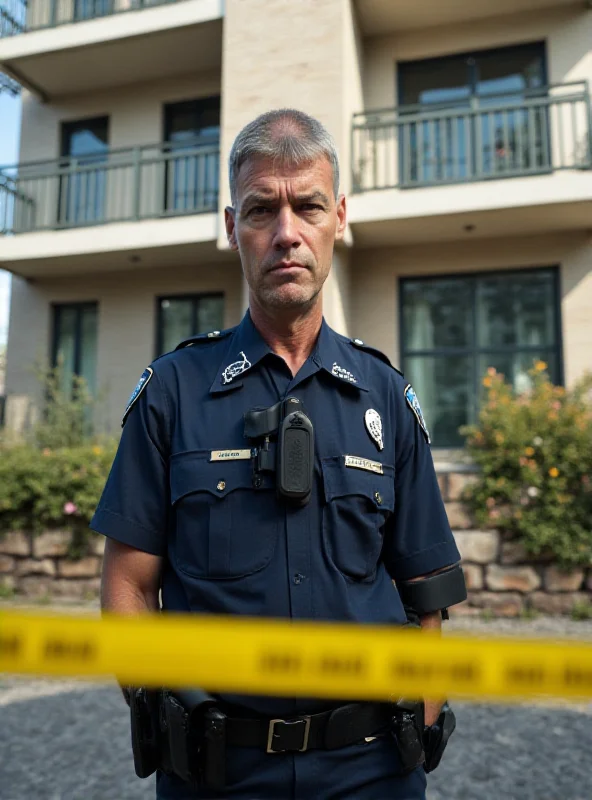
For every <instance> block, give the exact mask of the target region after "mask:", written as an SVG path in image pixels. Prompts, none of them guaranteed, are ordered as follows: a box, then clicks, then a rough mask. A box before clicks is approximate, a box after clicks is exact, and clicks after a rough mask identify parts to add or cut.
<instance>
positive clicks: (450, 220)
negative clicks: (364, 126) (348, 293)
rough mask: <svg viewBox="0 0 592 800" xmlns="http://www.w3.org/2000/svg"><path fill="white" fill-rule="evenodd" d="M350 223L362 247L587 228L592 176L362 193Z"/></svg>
mask: <svg viewBox="0 0 592 800" xmlns="http://www.w3.org/2000/svg"><path fill="white" fill-rule="evenodd" d="M349 223H350V225H351V228H352V232H353V237H354V242H355V246H356V247H364V248H368V247H385V246H390V245H401V244H416V243H422V242H427V241H432V242H437V241H442V242H443V241H454V240H458V239H467V238H469V237H472V238H491V237H495V236H504V237H511V236H521V235H532V234H537V233H541V234H542V233H549V232H553V231H557V232H559V231H567V230H583V229H587V228H590V229H592V172H591V171H586V170H582V171H581V172H577V171H569V172H557V173H554V174H552V175H541V176H536V177H528V178H513V179H508V180H491V181H483V182H480V183H469V184H457V185H454V186H437V187H431V188H422V189H384V190H378V191H372V192H365V193H363V194H357V195H354V196H353V197H351V198H350V200H349Z"/></svg>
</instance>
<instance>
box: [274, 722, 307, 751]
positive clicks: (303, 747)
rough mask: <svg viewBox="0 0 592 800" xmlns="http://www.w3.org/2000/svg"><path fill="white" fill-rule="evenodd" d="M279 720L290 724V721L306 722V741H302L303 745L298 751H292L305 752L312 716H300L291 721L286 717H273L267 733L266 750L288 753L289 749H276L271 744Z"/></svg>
mask: <svg viewBox="0 0 592 800" xmlns="http://www.w3.org/2000/svg"><path fill="white" fill-rule="evenodd" d="M279 722H283V723H286V722H288V724H290V722H291V723H293V724H294V723H296V722H304V741H303V743H302V747H300V748H299V749H298V750H296V751H294V750H291V751H290V752H296V753H305V752H306V750H307V749H308V737H309V734H310V717H298V718H297V719H295V720H290V721H288V720H285V719H272V720H270V721H269V733H268V734H267V748H266V751H267V752H268V753H286V752H288V751H287V750H274V749H273V748H272V746H271V745H272V744H273V736H274V733H275V726H276V725H277V724H278V723H279Z"/></svg>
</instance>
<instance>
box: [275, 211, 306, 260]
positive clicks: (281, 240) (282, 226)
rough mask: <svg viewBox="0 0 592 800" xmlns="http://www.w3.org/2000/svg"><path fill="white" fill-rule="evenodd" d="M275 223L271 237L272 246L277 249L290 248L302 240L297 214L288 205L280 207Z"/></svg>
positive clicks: (296, 245)
mask: <svg viewBox="0 0 592 800" xmlns="http://www.w3.org/2000/svg"><path fill="white" fill-rule="evenodd" d="M276 219H277V225H276V230H275V234H274V237H273V246H274V247H275V248H276V249H277V250H290V249H292V248H294V247H298V245H300V244H301V242H302V237H301V235H300V230H299V225H298V216H297V215H296V214H294V211H293V210H292V209H291V208H290V207H289V206H287V207H285V208H281V209H280V212H279V214H278V215H277V218H276Z"/></svg>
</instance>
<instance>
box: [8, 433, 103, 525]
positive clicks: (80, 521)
mask: <svg viewBox="0 0 592 800" xmlns="http://www.w3.org/2000/svg"><path fill="white" fill-rule="evenodd" d="M116 446H117V443H116V442H114V441H111V440H108V441H106V442H104V443H101V444H96V443H94V444H93V443H89V444H83V445H79V446H77V447H64V448H58V449H55V450H54V449H51V448H49V447H45V448H43V449H42V450H39V449H38V448H35V447H31V446H29V445H19V446H16V447H5V448H2V450H1V451H0V532H1V531H9V530H30V531H34V532H40V531H43V530H47V529H50V528H57V527H59V528H62V529H65V528H70V529H71V530H73V531H84V530H85V529H86V528H87V527H88V523H89V521H90V518H91V517H92V515H93V513H94V510H95V507H96V505H97V503H98V502H99V498H100V496H101V492H102V491H103V486H104V485H105V481H106V479H107V476H108V474H109V469H110V468H111V463H112V462H113V458H114V456H115V449H116Z"/></svg>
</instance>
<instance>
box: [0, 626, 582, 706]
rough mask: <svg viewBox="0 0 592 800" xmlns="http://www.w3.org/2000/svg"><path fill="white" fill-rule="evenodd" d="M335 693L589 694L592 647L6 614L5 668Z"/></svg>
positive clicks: (364, 630)
mask: <svg viewBox="0 0 592 800" xmlns="http://www.w3.org/2000/svg"><path fill="white" fill-rule="evenodd" d="M1 672H11V673H21V674H22V673H24V674H44V675H55V676H58V675H69V676H77V677H81V678H106V677H111V676H113V675H115V676H117V678H118V679H119V680H120V682H121V683H124V684H132V685H136V686H170V687H181V686H185V687H188V686H199V687H202V688H204V689H207V690H209V691H211V692H237V693H241V694H266V695H287V696H304V697H325V698H338V699H346V698H352V699H360V700H361V699H377V700H380V699H384V700H386V699H390V698H393V697H395V698H398V697H400V696H405V697H409V698H413V697H433V698H438V697H458V698H466V699H479V700H484V699H490V700H493V699H508V698H525V697H534V696H539V697H540V696H558V697H579V698H584V697H592V644H582V643H573V642H566V641H564V642H550V641H540V640H531V641H517V640H513V639H478V638H469V637H459V636H449V635H445V636H443V637H440V636H438V635H437V634H432V633H428V632H425V631H419V630H417V629H397V628H387V627H374V626H366V625H346V624H337V623H327V622H319V623H311V622H288V621H276V620H260V619H257V620H255V619H247V618H242V617H239V618H237V617H212V616H201V615H194V614H191V615H187V614H185V615H179V614H162V615H156V614H155V615H146V616H142V617H134V618H129V617H120V616H109V617H104V618H103V619H93V618H84V617H82V618H78V617H71V616H52V615H39V614H35V615H33V614H25V613H13V612H0V673H1Z"/></svg>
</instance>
